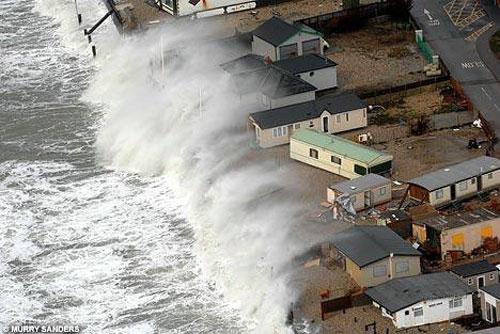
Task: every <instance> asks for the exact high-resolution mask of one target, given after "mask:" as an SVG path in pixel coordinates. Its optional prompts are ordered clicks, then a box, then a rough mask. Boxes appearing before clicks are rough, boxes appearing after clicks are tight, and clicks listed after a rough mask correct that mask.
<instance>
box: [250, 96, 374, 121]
mask: <svg viewBox="0 0 500 334" xmlns="http://www.w3.org/2000/svg"><path fill="white" fill-rule="evenodd" d="M365 105H366V104H365V102H363V101H362V100H361V99H360V98H359V97H358V96H357V95H354V94H352V93H346V94H342V95H335V96H330V95H327V96H322V97H320V98H318V99H316V100H315V101H309V102H303V103H297V104H292V105H290V106H285V107H281V108H275V109H270V110H264V111H259V112H256V113H252V114H250V116H251V117H252V119H253V120H254V121H255V123H256V124H257V125H258V126H259V127H260V128H261V129H270V128H274V127H277V126H283V125H288V124H293V123H297V122H303V121H306V120H308V119H313V118H317V117H319V116H320V115H321V113H322V112H323V111H325V110H326V111H328V112H329V113H330V114H332V115H333V114H336V113H341V112H346V111H351V110H356V109H360V108H363V107H364V106H365Z"/></svg>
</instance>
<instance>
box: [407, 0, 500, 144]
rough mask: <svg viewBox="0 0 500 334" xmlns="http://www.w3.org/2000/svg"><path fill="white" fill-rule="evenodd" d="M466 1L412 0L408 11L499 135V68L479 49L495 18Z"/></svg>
mask: <svg viewBox="0 0 500 334" xmlns="http://www.w3.org/2000/svg"><path fill="white" fill-rule="evenodd" d="M469 1H470V2H469V3H467V0H451V1H450V0H437V1H436V0H420V1H414V5H413V8H412V10H411V14H412V17H413V18H414V19H415V21H416V22H417V23H418V25H419V26H420V27H421V28H422V30H423V31H424V39H425V40H426V41H427V42H428V43H429V44H430V45H431V47H432V49H433V50H434V52H435V53H436V54H438V55H439V56H440V57H441V59H442V60H443V62H444V63H445V64H446V66H447V67H448V69H449V71H450V73H451V75H452V76H453V78H455V79H456V80H457V81H458V82H460V84H461V85H462V87H463V88H464V91H465V93H466V94H467V96H468V97H469V98H470V100H471V102H472V103H473V105H474V107H475V108H476V109H477V110H479V112H480V113H481V114H482V115H483V117H484V118H485V120H486V121H487V122H488V123H489V125H490V126H491V128H492V130H494V131H495V134H496V137H497V138H500V83H499V81H498V79H497V78H498V77H500V68H499V67H498V61H492V59H491V57H489V55H488V53H486V52H483V51H484V47H485V46H484V43H485V40H486V39H487V36H488V35H489V34H491V33H492V32H493V31H494V30H495V29H494V28H493V26H494V22H495V20H494V19H493V18H492V17H490V16H489V15H488V14H487V12H486V11H485V10H484V8H482V7H481V6H478V5H476V3H475V0H469ZM464 3H466V4H467V5H466V6H464ZM495 11H498V9H495ZM488 28H489V29H488ZM478 47H479V48H480V49H481V52H478ZM488 50H489V46H488Z"/></svg>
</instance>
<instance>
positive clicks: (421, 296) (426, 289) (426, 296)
mask: <svg viewBox="0 0 500 334" xmlns="http://www.w3.org/2000/svg"><path fill="white" fill-rule="evenodd" d="M472 292H474V290H473V289H472V288H470V287H469V286H467V285H466V284H465V283H464V282H462V281H461V280H460V279H459V278H458V277H457V276H455V275H453V274H451V273H449V272H438V273H432V274H425V275H418V276H411V277H405V278H396V279H393V280H390V281H387V282H385V283H382V284H380V285H378V286H376V287H374V288H369V289H368V290H366V292H365V293H366V295H367V296H369V297H370V298H371V299H373V301H375V302H376V303H377V304H379V305H381V306H383V307H384V308H385V309H387V310H388V311H389V312H391V313H394V312H397V311H399V310H401V309H404V308H405V307H408V306H411V305H414V304H416V303H419V302H422V301H431V300H435V299H441V298H448V297H462V296H465V295H467V294H470V293H472Z"/></svg>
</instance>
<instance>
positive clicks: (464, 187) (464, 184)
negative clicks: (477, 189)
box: [458, 181, 468, 191]
mask: <svg viewBox="0 0 500 334" xmlns="http://www.w3.org/2000/svg"><path fill="white" fill-rule="evenodd" d="M467 185H468V184H467V181H463V182H460V183H459V184H458V189H459V190H460V191H465V190H467Z"/></svg>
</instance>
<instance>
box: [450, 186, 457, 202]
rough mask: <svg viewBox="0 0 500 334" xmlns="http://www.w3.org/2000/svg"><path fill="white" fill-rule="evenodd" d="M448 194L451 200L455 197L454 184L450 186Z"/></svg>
mask: <svg viewBox="0 0 500 334" xmlns="http://www.w3.org/2000/svg"><path fill="white" fill-rule="evenodd" d="M450 194H451V195H450V196H451V200H452V201H453V200H454V199H455V197H456V190H455V185H454V184H453V185H452V186H451V187H450Z"/></svg>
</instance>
